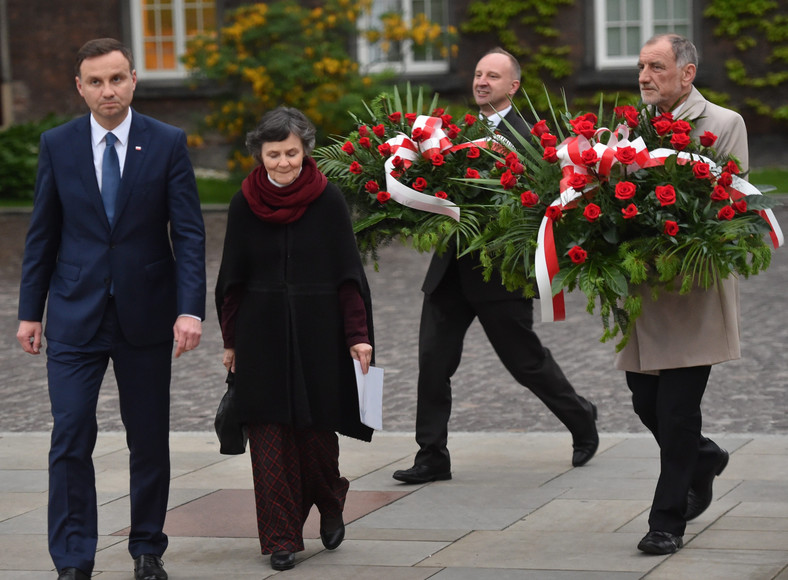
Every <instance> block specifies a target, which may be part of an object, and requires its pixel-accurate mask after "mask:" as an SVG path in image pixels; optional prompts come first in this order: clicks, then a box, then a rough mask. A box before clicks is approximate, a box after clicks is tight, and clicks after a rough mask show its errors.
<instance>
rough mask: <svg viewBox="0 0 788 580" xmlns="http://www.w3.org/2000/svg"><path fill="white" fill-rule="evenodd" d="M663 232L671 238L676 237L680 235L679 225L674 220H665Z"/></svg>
mask: <svg viewBox="0 0 788 580" xmlns="http://www.w3.org/2000/svg"><path fill="white" fill-rule="evenodd" d="M662 231H663V232H664V233H665V234H667V235H669V236H675V235H676V234H677V233H679V224H677V223H676V222H674V221H672V220H665V227H664V228H662Z"/></svg>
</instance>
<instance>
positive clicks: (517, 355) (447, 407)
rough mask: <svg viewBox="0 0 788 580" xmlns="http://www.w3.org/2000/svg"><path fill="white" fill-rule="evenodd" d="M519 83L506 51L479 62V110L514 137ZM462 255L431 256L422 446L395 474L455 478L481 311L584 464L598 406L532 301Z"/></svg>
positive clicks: (422, 345) (592, 449) (422, 356)
mask: <svg viewBox="0 0 788 580" xmlns="http://www.w3.org/2000/svg"><path fill="white" fill-rule="evenodd" d="M519 87H520V65H519V63H518V62H517V59H515V58H514V57H513V56H512V55H511V54H509V53H508V52H506V51H504V50H502V49H500V48H496V49H493V50H491V51H490V52H488V53H487V54H486V55H485V56H484V57H483V58H482V59H481V60H480V61H479V63H478V64H477V65H476V72H475V76H474V81H473V96H474V99H475V101H476V104H477V105H479V109H480V113H481V115H482V116H483V117H484V118H486V120H487V122H488V123H491V124H492V125H495V126H496V127H497V129H496V130H497V131H498V132H499V133H501V135H503V136H504V137H507V138H509V139H510V140H513V137H512V133H511V130H510V126H511V127H512V128H513V129H514V131H516V132H518V133H520V134H527V133H528V132H529V129H528V127H527V125H526V124H525V122H524V121H523V120H522V118H521V117H520V115H518V114H517V112H516V111H514V109H513V108H512V105H511V101H510V99H511V97H512V96H513V95H514V94H515V93H516V92H517V90H518V88H519ZM501 119H505V120H506V122H501ZM456 253H457V252H456V248H455V247H450V248H449V249H447V251H446V252H444V253H443V254H442V255H438V254H435V255H433V257H432V262H431V263H430V267H429V270H428V271H427V276H426V279H425V280H424V285H423V286H422V290H423V291H424V303H423V306H422V311H421V326H420V328H419V380H418V402H417V410H416V442H417V443H418V444H419V451H418V453H417V454H416V460H415V464H414V466H413V467H411V468H410V469H403V470H399V471H395V472H394V476H393V477H394V479H396V480H399V481H402V482H405V483H425V482H428V481H436V480H445V479H451V460H450V457H449V450H448V448H447V438H448V423H449V416H450V414H451V377H452V375H453V374H454V372H455V371H456V370H457V367H458V366H459V364H460V358H461V356H462V345H463V339H464V338H465V333H466V331H467V330H468V327H469V326H470V325H471V323H472V322H473V319H474V318H476V317H478V318H479V322H480V323H481V324H482V327H483V328H484V331H485V333H486V334H487V338H489V340H490V342H491V343H492V345H493V347H494V348H495V352H496V353H497V354H498V356H499V357H500V359H501V362H503V364H504V366H505V367H506V369H507V370H508V371H509V372H510V373H511V374H512V376H513V377H514V378H515V379H516V380H517V382H519V383H520V384H521V385H523V386H525V387H527V388H528V389H530V390H531V391H532V392H533V393H534V394H535V395H536V396H537V397H539V399H540V400H541V401H542V402H543V403H544V404H545V405H547V407H548V408H549V409H550V410H551V411H552V412H553V413H554V414H555V415H556V417H558V419H560V420H561V422H562V423H563V424H564V425H566V427H567V428H568V429H569V431H570V432H571V433H572V440H573V448H574V451H573V455H572V465H574V466H580V465H584V464H585V463H587V462H588V461H589V460H590V459H591V457H593V455H594V453H596V450H597V448H598V446H599V436H598V434H597V431H596V423H595V421H596V407H594V405H593V404H592V403H590V402H589V401H587V400H586V399H584V398H583V397H581V396H580V395H578V394H577V393H576V392H575V390H574V388H572V385H571V384H570V383H569V381H568V380H567V379H566V377H565V376H564V374H563V373H562V372H561V369H560V367H559V366H558V364H557V363H556V362H555V360H554V359H553V357H552V355H551V354H550V351H549V350H548V349H546V348H545V347H544V346H542V343H541V342H540V341H539V337H538V336H536V333H534V331H533V301H532V300H531V299H525V298H523V296H522V294H521V293H519V292H509V291H507V290H506V288H505V287H504V285H503V283H502V282H501V279H500V277H495V276H494V277H493V278H492V279H491V280H490V281H489V282H485V281H484V279H483V277H482V268H481V265H480V263H479V261H478V259H476V258H475V257H472V256H463V257H461V258H457V256H456Z"/></svg>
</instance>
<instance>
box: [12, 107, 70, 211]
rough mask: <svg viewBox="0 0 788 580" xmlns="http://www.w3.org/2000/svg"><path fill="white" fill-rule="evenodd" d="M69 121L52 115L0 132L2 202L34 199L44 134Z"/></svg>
mask: <svg viewBox="0 0 788 580" xmlns="http://www.w3.org/2000/svg"><path fill="white" fill-rule="evenodd" d="M65 121H67V119H65V118H63V117H57V116H55V115H49V116H47V117H45V118H44V119H42V120H41V121H37V122H33V123H22V124H19V125H12V126H10V127H8V128H7V129H4V130H2V131H0V199H13V200H31V199H33V188H34V187H35V182H36V169H37V167H38V145H39V140H40V138H41V133H43V132H44V131H46V130H47V129H51V128H52V127H56V126H58V125H61V124H63V123H64V122H65Z"/></svg>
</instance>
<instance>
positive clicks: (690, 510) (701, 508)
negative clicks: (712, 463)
mask: <svg viewBox="0 0 788 580" xmlns="http://www.w3.org/2000/svg"><path fill="white" fill-rule="evenodd" d="M720 451H721V452H722V453H720V456H719V460H718V463H717V465H716V467H715V468H714V469H713V470H712V471H711V472H710V473H709V474H708V476H707V477H706V478H705V479H704V480H703V481H702V482H701V483H700V484H699V485H696V486H692V487H691V488H690V490H689V493H688V494H687V511H685V512H684V519H685V520H686V521H690V520H694V519H695V518H697V517H698V516H699V515H700V514H702V513H703V512H705V511H706V508H708V507H709V506H710V505H711V500H712V498H713V497H714V491H713V490H712V486H713V484H714V478H715V477H716V476H718V475H719V474H720V473H722V472H723V470H724V469H725V468H726V467H727V466H728V459H730V455H729V454H728V452H727V451H725V450H724V449H720Z"/></svg>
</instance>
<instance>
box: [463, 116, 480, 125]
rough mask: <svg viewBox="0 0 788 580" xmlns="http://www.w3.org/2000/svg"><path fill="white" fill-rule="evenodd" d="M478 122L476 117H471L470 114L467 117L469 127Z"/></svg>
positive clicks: (466, 121)
mask: <svg viewBox="0 0 788 580" xmlns="http://www.w3.org/2000/svg"><path fill="white" fill-rule="evenodd" d="M476 121H477V119H476V115H471V114H470V113H468V114H467V115H465V124H466V125H468V126H469V127H470V126H471V125H473V124H474V123H475V122H476Z"/></svg>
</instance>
